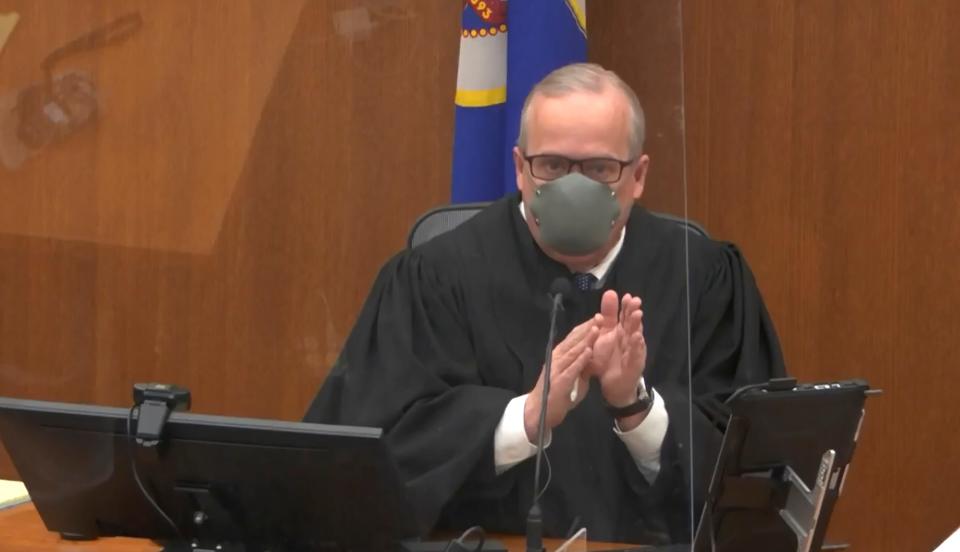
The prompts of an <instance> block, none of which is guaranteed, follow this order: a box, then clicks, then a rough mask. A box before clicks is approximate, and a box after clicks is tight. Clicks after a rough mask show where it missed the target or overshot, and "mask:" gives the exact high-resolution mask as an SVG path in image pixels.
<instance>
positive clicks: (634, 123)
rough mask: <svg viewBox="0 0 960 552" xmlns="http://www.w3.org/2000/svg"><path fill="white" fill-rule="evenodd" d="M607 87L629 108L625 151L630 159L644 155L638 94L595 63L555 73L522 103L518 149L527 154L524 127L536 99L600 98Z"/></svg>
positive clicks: (643, 126) (580, 64) (581, 64)
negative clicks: (588, 94)
mask: <svg viewBox="0 0 960 552" xmlns="http://www.w3.org/2000/svg"><path fill="white" fill-rule="evenodd" d="M608 86H612V87H613V88H615V89H616V90H619V91H620V92H621V93H622V94H623V96H624V98H626V99H627V103H628V104H629V106H630V135H629V137H628V144H627V146H628V148H629V150H630V157H636V156H638V155H640V152H641V151H643V140H644V134H645V132H646V121H645V118H644V115H643V107H641V106H640V100H639V99H637V94H636V93H635V92H634V91H633V89H632V88H630V86H629V85H628V84H627V83H625V82H623V79H621V78H620V77H619V76H618V75H617V74H616V73H614V72H613V71H610V70H608V69H604V68H603V67H601V66H599V65H597V64H596V63H574V64H571V65H567V66H565V67H561V68H559V69H556V70H554V71H553V72H552V73H550V74H549V75H547V76H546V77H544V78H543V80H541V81H540V82H538V83H537V85H536V86H534V87H533V90H531V91H530V94H528V95H527V99H526V100H525V101H524V102H523V109H522V110H521V111H520V135H519V136H517V147H518V148H520V150H521V151H526V147H527V125H528V124H529V119H530V104H531V103H532V101H533V98H534V97H535V96H537V95H541V96H546V97H548V98H559V97H563V96H566V95H569V94H573V93H576V92H593V93H595V94H600V93H602V92H603V91H604V90H606V88H607V87H608Z"/></svg>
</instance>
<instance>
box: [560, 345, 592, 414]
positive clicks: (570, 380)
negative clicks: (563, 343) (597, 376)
mask: <svg viewBox="0 0 960 552" xmlns="http://www.w3.org/2000/svg"><path fill="white" fill-rule="evenodd" d="M591 354H593V350H592V349H590V348H589V347H587V348H584V350H583V351H581V352H580V354H579V355H577V357H576V358H575V359H574V360H573V362H571V363H570V366H568V367H567V368H566V369H565V370H564V371H563V372H561V373H559V374H557V379H556V381H555V382H554V384H555V385H556V387H554V388H553V389H551V390H550V394H551V395H552V394H553V391H554V389H555V390H556V391H557V393H559V394H560V395H561V396H562V397H563V399H564V400H567V401H569V400H570V392H571V391H572V390H573V384H574V382H575V381H577V380H579V379H580V374H581V372H583V368H584V366H586V365H587V360H588V359H589V358H590V355H591Z"/></svg>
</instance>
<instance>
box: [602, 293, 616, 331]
mask: <svg viewBox="0 0 960 552" xmlns="http://www.w3.org/2000/svg"><path fill="white" fill-rule="evenodd" d="M619 313H620V301H619V300H618V298H617V292H615V291H613V290H612V289H608V290H607V291H605V292H604V293H603V297H602V298H601V299H600V314H601V315H602V316H603V321H602V322H601V326H600V327H601V329H611V328H613V327H614V326H615V325H616V324H617V321H618V315H619Z"/></svg>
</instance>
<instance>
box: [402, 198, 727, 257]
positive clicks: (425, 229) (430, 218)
mask: <svg viewBox="0 0 960 552" xmlns="http://www.w3.org/2000/svg"><path fill="white" fill-rule="evenodd" d="M488 205H490V203H487V202H479V203H458V204H453V205H444V206H441V207H435V208H433V209H430V210H429V211H427V212H426V213H424V214H423V215H421V216H420V218H419V219H417V222H415V223H413V227H412V228H411V229H410V234H409V235H408V236H407V247H409V248H413V247H416V246H418V245H420V244H421V243H424V242H427V241H429V240H431V239H433V238H435V237H437V236H439V235H440V234H443V233H444V232H449V231H450V230H453V229H454V228H456V227H457V226H460V225H461V224H463V223H464V222H466V221H468V220H470V218H471V217H473V216H474V215H476V214H477V213H479V212H480V211H482V210H483V209H484V208H486V207H487V206H488ZM650 214H651V215H653V216H655V217H657V218H661V219H663V220H668V221H670V222H673V223H675V224H679V225H680V226H683V227H685V228H686V229H687V231H688V232H692V233H694V234H696V235H699V236H703V237H705V238H709V237H710V235H709V234H707V231H706V229H704V228H703V226H701V225H700V224H698V223H696V222H694V221H692V220H689V219H684V218H683V217H678V216H676V215H671V214H670V213H657V212H654V211H650Z"/></svg>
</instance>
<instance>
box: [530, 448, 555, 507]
mask: <svg viewBox="0 0 960 552" xmlns="http://www.w3.org/2000/svg"><path fill="white" fill-rule="evenodd" d="M543 459H544V460H546V461H547V482H546V483H544V484H543V487H541V488H540V493H539V494H537V496H536V497H535V498H534V499H533V501H534V502H540V499H541V498H542V497H543V493H545V492H547V487H549V486H550V480H551V479H553V466H551V465H550V455H548V454H547V450H546V449H544V450H543Z"/></svg>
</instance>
